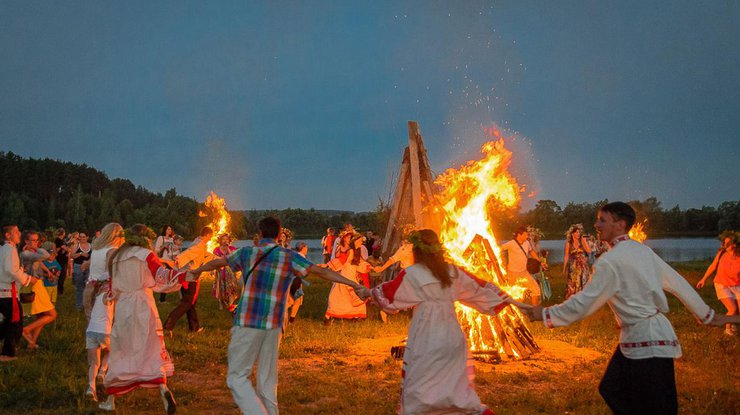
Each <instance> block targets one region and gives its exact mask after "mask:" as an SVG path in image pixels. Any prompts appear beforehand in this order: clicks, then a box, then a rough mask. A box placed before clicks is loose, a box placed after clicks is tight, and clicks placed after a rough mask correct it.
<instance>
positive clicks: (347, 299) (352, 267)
mask: <svg viewBox="0 0 740 415" xmlns="http://www.w3.org/2000/svg"><path fill="white" fill-rule="evenodd" d="M363 238H364V236H362V234H360V233H354V234H351V235H350V240H349V246H350V248H351V249H350V250H349V251H347V258H346V260H344V261H342V260H341V254H340V255H339V256H337V258H334V259H333V260H331V261H330V262H329V263H328V264H327V265H328V267H329V268H331V269H332V270H334V271H337V272H339V273H340V274H341V275H342V276H343V277H345V278H347V279H349V280H350V281H357V282H358V283H362V281H361V277H360V273H362V272H367V271H369V269H370V264H369V263H367V261H365V260H363V259H362V254H361V250H362V243H363V241H364V239H363ZM340 249H341V248H340ZM366 317H367V307H366V306H365V301H363V300H362V299H360V298H359V297H358V296H357V294H356V293H355V291H354V290H353V289H352V288H350V287H348V286H347V285H345V284H339V283H335V284H332V286H331V291H329V299H328V302H327V307H326V313H324V322H325V324H329V323H330V322H331V320H332V319H347V320H353V319H364V318H366Z"/></svg>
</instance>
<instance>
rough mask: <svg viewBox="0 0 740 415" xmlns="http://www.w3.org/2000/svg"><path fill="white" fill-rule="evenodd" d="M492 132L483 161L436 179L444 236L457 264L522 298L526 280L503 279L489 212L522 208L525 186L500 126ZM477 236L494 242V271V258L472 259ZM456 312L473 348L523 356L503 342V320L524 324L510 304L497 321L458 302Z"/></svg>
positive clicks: (449, 251) (515, 296) (498, 249)
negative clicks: (516, 172) (516, 173)
mask: <svg viewBox="0 0 740 415" xmlns="http://www.w3.org/2000/svg"><path fill="white" fill-rule="evenodd" d="M487 132H488V133H489V135H491V136H492V137H493V138H494V140H493V141H489V142H487V143H485V144H483V146H482V148H481V152H482V153H483V157H482V158H481V159H480V160H471V161H469V162H468V163H467V164H465V165H464V166H462V167H460V168H458V169H448V170H447V171H445V172H444V173H442V174H441V175H440V176H439V177H438V178H437V179H436V180H435V183H436V184H437V185H439V186H440V187H441V191H440V193H439V194H438V200H439V201H440V202H441V204H442V206H443V208H444V219H443V221H442V226H441V229H440V239H441V240H442V243H443V244H444V246H445V248H446V250H447V253H448V255H449V257H450V259H451V260H452V261H453V262H454V263H456V264H458V265H461V266H462V267H464V268H465V269H466V270H468V271H469V272H471V273H472V274H474V275H476V276H477V277H481V278H484V279H486V280H489V281H492V282H494V283H495V284H497V285H498V286H500V287H501V288H502V289H504V290H505V291H506V292H507V293H508V294H509V295H511V296H512V297H514V298H517V299H520V298H522V297H523V295H524V292H525V287H524V286H523V284H520V282H519V281H505V278H500V277H499V275H501V276H503V272H505V271H503V267H502V266H501V263H500V258H501V250H500V248H499V246H498V245H497V243H496V241H497V239H496V236H495V235H494V231H493V226H492V221H493V220H494V218H492V217H491V215H490V213H489V212H490V211H491V208H492V207H496V206H498V207H499V208H503V209H507V208H508V209H513V208H515V207H517V206H518V204H519V201H520V193H521V191H522V188H520V186H519V185H518V184H517V181H516V180H515V179H514V177H512V176H511V174H510V173H509V171H508V167H509V164H510V162H511V156H512V153H511V152H510V151H509V150H507V149H506V148H505V146H504V139H503V137H502V135H501V132H500V131H499V130H498V129H496V128H492V129H489V130H487ZM477 235H479V236H477ZM481 237H482V238H481ZM474 240H475V241H482V240H486V241H487V242H488V243H489V244H490V248H492V251H493V253H494V255H493V256H494V257H495V258H491V260H493V261H496V264H494V266H496V265H497V266H498V268H499V270H500V271H498V270H497V271H496V272H494V270H493V269H491V268H492V267H491V262H490V261H489V262H488V263H486V261H480V260H473V257H471V250H470V249H469V248H470V247H472V245H471V242H472V243H475V242H474ZM477 250H483V246H481V245H480V244H478V245H477ZM499 273H501V274H499ZM509 282H510V283H511V285H510V284H509ZM457 311H458V318H459V319H460V321H461V323H462V325H463V327H464V328H465V331H466V333H467V335H468V341H469V344H470V347H471V350H472V351H474V352H475V351H488V350H496V351H498V352H499V354H500V355H502V356H503V355H507V354H508V355H511V354H513V355H514V357H519V354H518V353H517V352H516V351H514V352H513V353H511V352H512V351H511V350H508V353H506V351H505V348H504V345H503V344H502V342H500V341H499V340H498V339H499V337H500V336H501V333H502V331H503V332H509V331H510V328H509V327H503V326H502V324H501V323H503V324H504V325H509V324H512V325H520V324H521V318H522V317H521V315H520V314H519V312H518V310H516V309H514V308H513V307H507V308H506V309H504V311H502V312H501V313H500V314H499V317H500V319H499V320H497V321H494V318H492V317H490V316H487V315H483V314H480V313H478V312H477V311H475V310H473V309H471V308H468V307H466V306H463V305H461V304H458V305H457ZM484 334H485V335H484ZM491 338H493V341H491Z"/></svg>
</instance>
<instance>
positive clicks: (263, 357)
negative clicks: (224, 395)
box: [226, 326, 282, 415]
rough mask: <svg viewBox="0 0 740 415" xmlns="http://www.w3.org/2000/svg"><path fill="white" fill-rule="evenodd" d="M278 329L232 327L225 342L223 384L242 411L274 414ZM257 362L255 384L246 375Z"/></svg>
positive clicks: (275, 405) (275, 413)
mask: <svg viewBox="0 0 740 415" xmlns="http://www.w3.org/2000/svg"><path fill="white" fill-rule="evenodd" d="M281 337H282V329H280V328H277V329H272V330H262V329H253V328H249V327H239V326H234V327H232V328H231V343H229V369H228V374H227V376H226V384H227V385H229V389H231V395H232V396H233V397H234V402H236V404H237V405H239V409H240V410H241V411H242V413H244V414H249V415H256V414H269V415H278V402H277V384H278V367H277V361H278V346H280V338H281ZM255 362H257V376H256V380H257V385H256V392H255V388H253V387H252V382H251V381H250V379H249V376H250V375H251V374H252V368H254V363H255Z"/></svg>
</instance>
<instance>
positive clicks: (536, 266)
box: [527, 258, 542, 274]
mask: <svg viewBox="0 0 740 415" xmlns="http://www.w3.org/2000/svg"><path fill="white" fill-rule="evenodd" d="M541 269H542V264H541V263H540V261H538V260H536V259H534V258H527V272H528V273H530V274H536V273H538V272H540V270H541Z"/></svg>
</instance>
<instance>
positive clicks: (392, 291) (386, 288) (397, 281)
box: [382, 269, 406, 303]
mask: <svg viewBox="0 0 740 415" xmlns="http://www.w3.org/2000/svg"><path fill="white" fill-rule="evenodd" d="M405 275H406V270H405V269H404V270H401V272H399V273H398V275H397V276H396V278H394V279H392V280H391V281H388V282H386V283H385V284H383V285H382V287H383V296H384V297H385V298H387V299H388V302H389V303H392V302H393V297H394V296H395V295H396V291H398V287H400V286H401V283H402V282H403V277H404V276H405Z"/></svg>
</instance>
